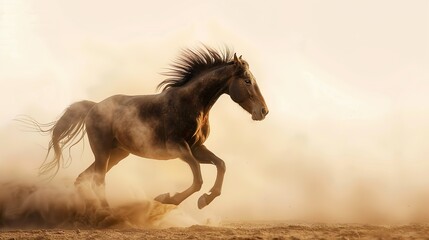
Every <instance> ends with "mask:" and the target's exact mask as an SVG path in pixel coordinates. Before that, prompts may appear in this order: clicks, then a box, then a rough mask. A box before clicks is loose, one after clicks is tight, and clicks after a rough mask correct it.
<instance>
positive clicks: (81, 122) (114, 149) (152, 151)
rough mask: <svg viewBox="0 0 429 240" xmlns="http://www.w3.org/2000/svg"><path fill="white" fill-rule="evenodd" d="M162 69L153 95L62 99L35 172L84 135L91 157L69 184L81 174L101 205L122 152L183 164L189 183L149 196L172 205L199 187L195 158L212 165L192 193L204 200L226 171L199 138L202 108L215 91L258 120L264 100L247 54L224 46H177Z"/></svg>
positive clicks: (205, 131)
mask: <svg viewBox="0 0 429 240" xmlns="http://www.w3.org/2000/svg"><path fill="white" fill-rule="evenodd" d="M164 75H166V77H167V78H166V79H165V80H164V81H162V82H161V83H160V84H159V85H158V87H157V89H158V90H161V91H160V92H159V93H157V94H153V95H136V96H128V95H114V96H111V97H108V98H106V99H104V100H102V101H101V102H98V103H96V102H93V101H88V100H84V101H79V102H75V103H73V104H72V105H70V106H69V107H68V108H67V109H66V110H65V112H64V113H63V115H62V116H61V117H60V118H59V119H58V120H57V121H56V122H52V124H51V127H50V128H49V129H48V130H47V131H48V132H49V133H50V134H51V137H52V138H51V141H50V143H49V146H48V153H47V157H48V156H49V153H50V152H51V151H52V150H53V152H54V156H53V159H52V160H51V161H46V160H47V159H45V162H44V163H43V164H42V166H41V168H40V171H41V173H42V174H43V173H47V172H50V171H51V170H55V173H54V176H55V174H56V173H57V172H58V170H59V167H60V165H61V162H62V164H63V165H64V159H63V157H62V151H63V150H64V148H65V147H66V146H67V145H70V143H72V142H73V141H74V144H73V145H75V144H77V143H78V142H79V141H81V140H82V138H83V137H84V135H85V134H86V135H87V138H88V140H89V144H90V146H91V150H92V152H93V154H94V158H95V159H94V162H93V163H92V164H91V165H90V166H89V167H88V168H87V169H86V170H85V171H83V172H82V173H81V174H80V175H79V176H78V177H77V179H76V181H75V185H76V186H79V184H80V183H82V182H84V181H87V180H89V181H90V182H91V183H92V184H91V185H92V190H93V191H94V193H96V196H97V198H98V200H99V201H100V204H101V206H103V207H108V206H109V205H108V202H107V200H106V197H105V190H104V186H105V176H106V173H107V172H108V171H109V170H110V169H111V168H112V167H114V166H115V165H116V164H118V163H119V162H120V161H121V160H123V159H124V158H126V157H127V156H128V155H129V154H133V155H136V156H139V157H143V158H149V159H156V160H169V159H181V160H183V161H184V162H186V163H187V164H188V165H189V167H190V168H191V170H192V174H193V181H192V185H191V186H190V187H188V188H187V189H186V190H184V191H182V192H179V193H176V194H174V195H172V196H171V195H170V194H169V193H165V194H161V195H159V196H157V197H156V198H155V200H156V201H158V202H161V203H164V204H174V205H178V204H180V203H181V202H182V201H184V200H185V199H186V198H188V197H189V196H190V195H192V194H193V193H195V192H197V191H199V190H200V189H201V186H202V184H203V179H202V176H201V170H200V164H213V165H215V166H216V168H217V175H216V180H215V183H214V185H213V187H212V188H211V190H210V191H209V193H204V194H203V195H201V197H200V198H199V199H198V208H199V209H202V208H203V207H205V206H207V205H208V204H210V203H211V202H212V201H213V200H214V199H215V198H216V197H218V196H219V195H220V194H221V189H222V184H223V179H224V175H225V170H226V166H225V162H224V161H223V160H222V159H220V158H219V157H217V156H216V155H215V154H214V153H212V152H211V151H210V150H209V149H208V148H207V147H206V146H205V145H204V142H205V141H206V139H207V138H208V136H209V132H210V126H209V112H210V109H211V108H212V106H213V105H214V104H215V103H216V101H217V100H218V98H219V97H220V96H221V95H223V94H228V95H229V96H230V97H231V99H232V100H233V101H234V102H236V103H237V104H238V105H240V106H241V107H242V108H243V109H244V110H246V111H247V112H248V113H250V114H251V116H252V119H253V120H257V121H260V120H263V119H264V118H265V116H266V115H267V114H268V107H267V105H266V103H265V100H264V98H263V96H262V94H261V91H260V90H259V87H258V84H257V82H256V80H255V77H254V76H253V74H252V73H251V71H250V70H249V64H248V63H247V61H245V60H244V59H243V58H242V56H240V57H237V54H236V53H234V54H232V51H231V50H230V49H228V48H225V49H224V50H222V51H219V50H216V49H213V48H210V47H208V46H205V45H203V46H202V47H198V48H194V49H189V48H188V49H183V50H182V52H181V55H179V57H178V58H177V60H176V61H174V62H173V63H172V64H171V65H170V68H169V69H168V71H167V72H166V73H164ZM39 129H41V128H40V127H39ZM79 134H80V135H79ZM79 136H80V137H79Z"/></svg>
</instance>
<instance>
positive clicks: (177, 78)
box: [157, 45, 233, 91]
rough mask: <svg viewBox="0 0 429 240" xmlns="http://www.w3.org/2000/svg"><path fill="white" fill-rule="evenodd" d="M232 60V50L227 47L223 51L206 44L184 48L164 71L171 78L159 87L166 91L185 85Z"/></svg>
mask: <svg viewBox="0 0 429 240" xmlns="http://www.w3.org/2000/svg"><path fill="white" fill-rule="evenodd" d="M232 60H233V54H232V51H231V50H230V49H229V48H227V47H225V48H224V50H222V51H218V50H215V49H213V48H210V47H208V46H205V45H203V47H200V48H196V49H189V48H188V49H183V50H182V52H181V55H180V56H179V58H178V59H177V60H176V61H174V62H173V63H172V64H171V65H170V68H168V70H169V71H168V72H165V73H163V75H165V76H168V77H169V78H167V79H165V80H164V81H162V82H161V83H160V84H158V87H157V89H161V88H162V91H165V90H166V89H168V88H171V87H180V86H183V85H185V84H186V83H187V82H189V81H191V79H192V78H193V77H194V76H196V75H197V74H199V73H201V72H203V71H205V70H207V69H209V68H212V67H216V66H220V65H223V64H228V63H230V62H231V61H232Z"/></svg>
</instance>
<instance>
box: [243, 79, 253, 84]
mask: <svg viewBox="0 0 429 240" xmlns="http://www.w3.org/2000/svg"><path fill="white" fill-rule="evenodd" d="M244 82H245V83H246V84H250V83H252V82H251V81H250V79H246V80H244Z"/></svg>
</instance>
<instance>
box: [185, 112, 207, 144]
mask: <svg viewBox="0 0 429 240" xmlns="http://www.w3.org/2000/svg"><path fill="white" fill-rule="evenodd" d="M209 130H210V128H209V121H208V115H207V114H200V115H199V116H198V117H197V118H196V119H195V127H194V129H193V131H192V132H193V134H192V137H191V139H190V142H189V143H190V144H191V145H201V144H203V143H204V142H205V141H206V139H207V138H208V135H209Z"/></svg>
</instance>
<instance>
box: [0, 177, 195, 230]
mask: <svg viewBox="0 0 429 240" xmlns="http://www.w3.org/2000/svg"><path fill="white" fill-rule="evenodd" d="M86 184H87V185H89V184H90V183H86ZM0 187H1V189H2V191H1V193H0V207H1V208H0V228H9V229H10V228H80V229H86V228H124V227H127V228H154V227H156V228H159V227H179V226H181V227H183V226H188V225H190V224H195V222H194V221H193V220H192V219H191V218H188V219H187V218H186V216H184V215H183V213H179V212H178V210H177V209H176V206H174V205H166V204H160V203H158V202H156V201H153V200H152V201H151V200H147V199H141V200H139V201H135V202H128V203H127V204H122V205H119V206H115V207H112V208H109V209H106V208H102V207H101V206H100V203H99V202H98V200H97V198H96V197H95V196H94V194H93V193H92V191H90V190H88V189H90V186H86V187H85V186H84V185H82V184H81V185H80V186H79V187H78V188H75V187H74V186H73V185H71V186H68V185H67V184H66V183H65V182H61V183H58V182H57V183H49V184H47V183H44V184H43V183H40V182H39V183H34V181H33V182H31V181H29V180H28V179H27V180H21V181H20V180H17V179H14V180H11V181H8V182H7V181H6V182H4V181H3V182H1V185H0Z"/></svg>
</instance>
